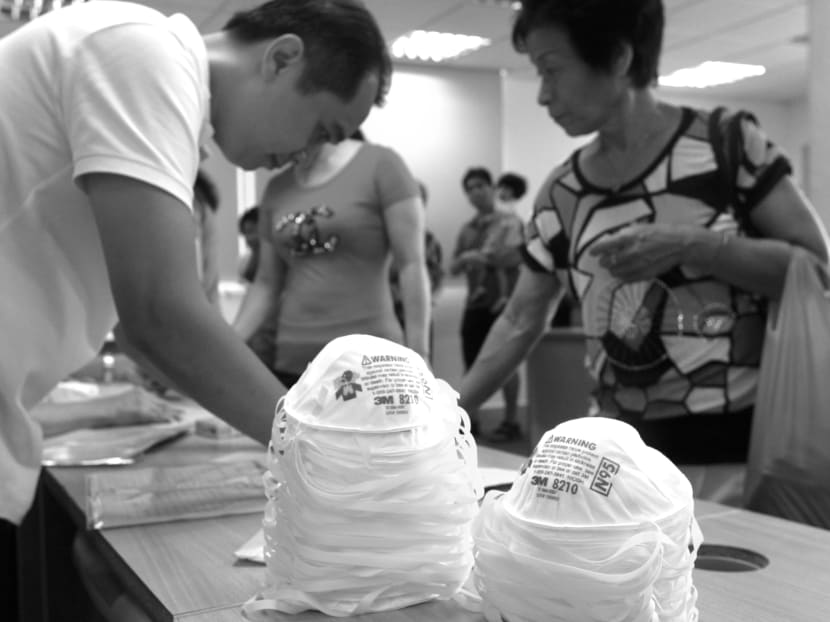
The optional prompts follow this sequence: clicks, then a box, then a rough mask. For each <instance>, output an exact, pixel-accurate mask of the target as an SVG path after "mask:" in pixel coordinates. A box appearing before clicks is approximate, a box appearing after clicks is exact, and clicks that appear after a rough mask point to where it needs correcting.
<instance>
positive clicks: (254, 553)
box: [233, 529, 265, 564]
mask: <svg viewBox="0 0 830 622" xmlns="http://www.w3.org/2000/svg"><path fill="white" fill-rule="evenodd" d="M233 554H234V555H236V557H237V559H244V560H246V561H249V562H257V563H260V564H264V563H265V533H264V532H263V531H262V529H260V530H258V531H257V532H256V533H255V534H254V535H253V536H252V537H251V539H250V540H248V541H247V542H246V543H245V544H243V545H242V546H240V547H239V548H238V549H236V550H235V551H234V552H233Z"/></svg>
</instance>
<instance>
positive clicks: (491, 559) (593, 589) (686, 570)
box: [474, 417, 702, 622]
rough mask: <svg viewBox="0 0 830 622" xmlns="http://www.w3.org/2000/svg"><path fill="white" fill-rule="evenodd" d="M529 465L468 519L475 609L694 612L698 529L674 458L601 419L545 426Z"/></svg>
mask: <svg viewBox="0 0 830 622" xmlns="http://www.w3.org/2000/svg"><path fill="white" fill-rule="evenodd" d="M529 462H530V463H529V465H528V466H527V467H526V469H525V471H524V472H523V473H522V474H521V475H520V476H519V477H518V478H517V479H516V481H515V482H514V483H513V486H512V488H511V490H510V491H509V492H507V493H505V494H503V495H500V494H499V493H490V494H488V496H487V497H486V498H485V500H484V503H483V505H482V508H481V512H480V513H479V516H478V517H477V518H476V521H475V525H474V538H475V541H476V567H475V571H474V572H475V583H476V586H477V588H478V589H479V592H480V593H481V595H482V598H483V601H484V609H485V611H487V610H488V608H489V609H490V610H491V611H492V610H495V611H498V612H500V615H504V616H505V618H506V619H509V620H510V621H511V622H514V621H515V622H522V621H524V620H537V619H542V618H540V617H539V616H543V619H545V620H549V621H551V622H560V621H561V622H572V621H577V620H578V621H580V622H584V621H589V620H605V619H611V618H613V619H623V617H622V614H623V613H624V612H625V613H627V615H626V617H624V619H626V620H630V621H632V622H656V621H657V620H660V621H663V620H666V621H669V620H670V621H672V622H691V621H692V620H695V619H696V616H697V609H696V608H695V602H696V599H697V592H696V590H695V589H694V586H693V584H692V568H693V565H694V559H695V556H696V552H697V548H698V547H699V546H700V543H701V541H702V535H701V533H700V529H699V527H698V525H697V522H696V521H695V519H694V513H693V507H694V506H693V499H692V489H691V485H690V484H689V482H688V480H686V478H685V476H683V474H682V473H681V472H680V471H679V470H678V469H677V467H676V466H674V464H672V463H671V462H670V461H669V460H668V459H667V458H665V456H663V455H662V454H660V453H659V452H657V451H655V450H654V449H652V448H650V447H648V446H646V445H645V444H644V443H643V442H642V440H641V439H640V437H639V435H638V434H637V432H636V430H634V428H632V427H631V426H629V425H628V424H626V423H623V422H620V421H617V420H613V419H607V418H601V417H590V418H583V419H574V420H571V421H567V422H565V423H563V424H560V425H559V426H557V427H556V428H554V429H553V430H550V431H548V432H547V433H546V434H545V435H544V436H543V437H542V440H541V441H540V442H539V444H538V445H537V447H536V449H535V450H534V452H533V454H532V456H531V459H530V461H529ZM690 545H691V549H692V550H691V551H690V550H689V549H690ZM508 566H509V567H510V569H511V570H510V571H509V572H508V571H507V570H505V569H506V568H507V567H508ZM611 612H613V615H611Z"/></svg>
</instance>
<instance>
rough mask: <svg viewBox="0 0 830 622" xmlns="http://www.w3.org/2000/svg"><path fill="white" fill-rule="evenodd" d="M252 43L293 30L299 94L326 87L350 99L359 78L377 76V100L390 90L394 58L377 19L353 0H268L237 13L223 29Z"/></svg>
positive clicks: (355, 89)
mask: <svg viewBox="0 0 830 622" xmlns="http://www.w3.org/2000/svg"><path fill="white" fill-rule="evenodd" d="M223 30H225V31H227V32H228V33H229V34H230V35H231V36H232V37H234V38H235V39H236V40H238V41H241V42H243V43H251V42H254V41H260V40H262V39H273V38H276V37H279V36H281V35H286V34H294V35H297V36H298V37H300V38H301V39H302V40H303V45H304V46H305V56H306V59H307V61H308V62H307V66H306V68H305V71H304V72H303V75H302V76H300V81H299V84H298V87H299V89H300V91H301V92H303V93H306V94H308V93H316V92H320V91H328V92H331V93H334V94H335V95H337V96H338V97H339V98H340V99H342V100H343V101H351V100H352V99H353V98H354V96H355V95H356V94H357V90H358V88H359V87H360V84H361V82H362V81H363V79H364V78H365V77H366V76H368V75H371V74H373V73H374V74H376V75H377V76H378V92H377V96H376V97H375V104H377V105H379V106H380V105H382V104H383V102H384V99H385V97H386V93H387V91H388V90H389V81H390V79H391V78H390V77H391V74H392V61H391V59H390V58H389V51H388V49H387V47H386V41H385V40H384V38H383V34H382V33H381V31H380V27H379V26H378V24H377V22H376V21H375V18H374V17H373V16H372V14H371V13H369V11H368V10H367V9H366V7H364V6H363V4H361V3H360V2H357V1H356V0H270V1H269V2H266V3H264V4H261V5H260V6H258V7H256V8H253V9H251V10H249V11H241V12H239V13H236V14H235V15H234V16H233V17H231V19H230V20H229V21H228V23H227V24H225V27H224V29H223Z"/></svg>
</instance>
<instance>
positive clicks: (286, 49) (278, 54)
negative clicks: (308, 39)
mask: <svg viewBox="0 0 830 622" xmlns="http://www.w3.org/2000/svg"><path fill="white" fill-rule="evenodd" d="M304 51H305V46H304V45H303V40H302V39H300V37H298V36H297V35H292V34H288V35H280V36H279V37H277V38H276V39H273V40H272V41H271V43H269V44H268V46H267V47H266V48H265V55H264V56H263V59H262V73H263V76H264V77H265V79H266V80H267V79H272V78H274V77H276V76H277V74H279V73H280V72H281V71H283V70H284V69H286V68H287V67H289V66H291V65H293V64H295V63H297V62H299V61H300V60H301V59H302V58H303V53H304Z"/></svg>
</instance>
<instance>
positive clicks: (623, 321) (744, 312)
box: [524, 108, 791, 419]
mask: <svg viewBox="0 0 830 622" xmlns="http://www.w3.org/2000/svg"><path fill="white" fill-rule="evenodd" d="M708 116H709V115H708V113H706V112H702V111H697V110H692V109H689V108H684V109H683V115H682V121H681V123H680V126H679V127H678V129H677V131H676V132H675V134H674V135H673V137H672V139H671V141H670V142H669V144H668V145H667V146H666V148H665V149H664V150H663V151H662V152H661V154H660V155H659V156H658V157H657V159H656V160H655V161H654V162H653V163H652V164H651V166H649V167H648V168H647V169H646V170H645V172H644V173H642V174H641V175H639V176H638V177H636V178H635V179H633V180H631V181H630V182H628V183H627V184H625V185H623V186H621V187H619V188H618V189H617V190H616V191H615V190H611V189H608V188H600V187H597V186H595V185H592V184H591V183H590V182H589V181H588V180H587V179H585V177H584V176H583V174H582V172H581V170H580V166H579V163H580V159H579V156H580V150H578V151H576V152H575V153H574V154H572V156H571V157H570V159H569V160H568V161H567V162H565V163H564V164H562V165H561V166H559V167H558V168H557V169H556V170H554V171H553V173H552V174H551V175H550V176H549V177H548V179H547V180H546V182H545V183H544V185H543V186H542V189H541V191H540V193H539V195H538V197H537V199H536V204H535V207H534V215H533V218H532V220H531V222H530V223H529V225H528V231H527V235H528V239H527V242H526V245H525V248H524V252H525V259H526V262H527V263H528V265H529V266H530V267H531V269H534V270H538V271H545V272H550V273H554V272H556V271H562V272H561V274H560V277H562V276H567V280H568V282H569V284H570V287H571V288H572V291H573V293H574V295H575V296H576V298H577V299H578V300H579V301H580V303H581V305H582V315H583V323H584V326H585V329H586V337H587V340H586V343H587V356H586V365H587V367H588V370H589V372H590V373H591V375H592V376H593V377H594V378H595V379H596V380H597V381H598V388H597V392H596V396H597V398H598V401H599V405H600V407H601V409H602V411H603V412H604V413H607V414H610V415H617V416H622V417H624V418H628V419H638V418H643V419H659V418H665V417H676V416H680V415H688V414H695V413H729V412H737V411H739V410H742V409H745V408H747V407H749V406H751V405H752V404H753V402H754V397H755V388H756V383H757V376H758V363H759V360H760V353H761V348H762V342H763V336H764V318H765V303H764V300H763V299H760V298H759V297H757V296H755V295H752V294H750V293H748V292H746V291H742V290H740V289H737V288H735V287H731V286H729V285H727V284H726V283H723V282H721V281H719V280H717V278H716V277H712V276H708V275H701V274H696V273H694V272H693V271H692V270H690V269H687V268H685V267H683V266H680V267H677V268H674V269H672V270H671V271H669V272H668V273H666V274H663V275H661V276H660V278H659V279H656V280H654V281H651V282H640V283H628V284H622V283H620V282H618V281H616V280H615V279H614V278H613V277H612V276H611V275H610V274H609V272H608V271H607V270H605V269H604V268H602V267H601V266H600V265H599V260H598V259H599V258H598V257H592V256H591V255H590V253H589V251H590V249H591V247H592V245H593V243H594V242H595V241H597V240H598V239H600V238H601V237H602V236H604V235H605V234H608V233H611V232H615V231H618V230H619V229H621V228H623V227H625V226H627V225H629V224H632V223H651V222H655V223H678V224H693V225H697V226H700V227H706V228H709V229H712V230H715V231H730V232H734V233H735V234H737V235H747V234H748V231H747V227H748V224H747V216H748V214H749V213H750V212H751V211H752V209H753V208H754V207H755V206H756V205H757V204H758V203H759V202H760V201H762V200H763V199H764V197H765V196H766V195H767V194H768V193H769V191H770V190H771V189H772V188H773V187H774V186H775V185H776V184H777V183H778V182H779V181H780V180H781V179H782V178H783V177H785V176H787V175H789V174H790V172H791V168H790V164H789V162H788V160H787V159H786V157H785V156H784V155H783V154H782V152H781V151H780V150H779V149H778V148H777V147H776V146H775V145H773V144H772V143H771V142H770V141H769V140H768V139H767V137H766V136H765V134H764V133H763V131H762V130H761V128H760V127H759V126H758V125H757V123H756V122H755V121H754V120H751V119H747V120H744V121H742V122H741V124H740V127H739V130H738V131H740V133H741V136H740V137H739V144H740V146H741V149H740V152H741V157H740V162H739V166H738V169H737V174H736V180H735V184H736V188H735V189H736V191H737V192H736V193H735V196H736V197H737V201H736V203H737V205H728V204H727V202H728V197H729V196H730V193H729V189H724V188H723V186H724V182H723V181H722V179H723V177H722V176H721V173H720V172H719V171H718V168H717V165H716V160H715V155H714V152H713V149H712V145H711V143H710V139H709V132H708Z"/></svg>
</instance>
